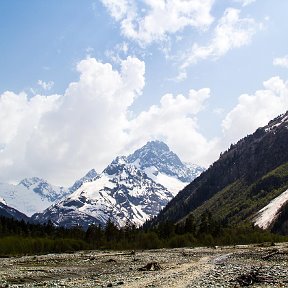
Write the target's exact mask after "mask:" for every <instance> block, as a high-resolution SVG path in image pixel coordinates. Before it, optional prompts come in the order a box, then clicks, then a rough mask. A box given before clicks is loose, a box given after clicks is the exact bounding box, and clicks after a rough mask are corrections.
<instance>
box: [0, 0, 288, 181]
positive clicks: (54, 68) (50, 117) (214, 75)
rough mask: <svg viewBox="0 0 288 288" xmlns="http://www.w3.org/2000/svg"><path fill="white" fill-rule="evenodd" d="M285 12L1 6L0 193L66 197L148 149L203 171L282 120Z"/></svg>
mask: <svg viewBox="0 0 288 288" xmlns="http://www.w3.org/2000/svg"><path fill="white" fill-rule="evenodd" d="M286 11H288V2H287V1H286V0H276V1H272V0H261V1H260V0H190V1H189V0H186V1H184V0H174V1H173V0H166V1H164V0H157V1H156V0H142V1H132V0H117V1H116V0H98V1H95V0H85V1H79V0H77V1H76V0H69V1H68V0H66V1H65V0H62V1H59V0H49V1H44V0H43V1H39V0H27V1H19V0H18V1H16V0H3V1H1V2H0V13H1V17H0V37H1V42H0V49H1V50H0V51H1V53H0V75H1V77H0V172H1V173H0V175H1V177H0V181H2V182H6V181H9V182H11V181H12V182H17V181H19V180H21V179H22V178H24V177H30V176H39V177H43V178H46V179H48V180H49V181H51V182H52V183H55V184H62V185H69V184H72V182H73V181H74V180H75V179H77V178H79V177H81V176H83V174H85V172H87V171H88V170H89V169H91V168H96V169H97V171H98V172H101V170H102V169H103V168H105V166H106V165H107V164H109V162H110V161H111V160H112V159H113V158H114V157H115V156H116V155H119V154H127V153H130V152H131V151H133V150H134V149H136V148H138V147H140V146H141V145H143V144H145V142H146V141H148V140H151V139H160V140H163V141H165V142H166V143H167V144H168V145H169V146H170V148H171V149H172V150H173V151H175V152H176V153H177V154H178V155H179V156H180V158H181V159H183V160H184V161H189V162H194V163H197V164H201V165H205V166H209V164H211V163H212V162H213V161H215V160H216V159H217V158H218V156H219V153H220V152H221V151H223V150H225V149H227V147H229V145H230V144H231V143H234V142H237V141H238V140H239V139H240V138H242V137H244V136H246V135H247V134H249V133H252V132H253V131H254V130H255V129H257V127H259V126H264V125H265V124H266V123H267V122H268V121H269V119H272V118H273V117H275V116H277V115H278V114H281V113H283V112H285V111H286V110H287V109H288V84H287V72H288V41H287V39H286V38H287V32H288V21H287V16H286V14H287V13H286Z"/></svg>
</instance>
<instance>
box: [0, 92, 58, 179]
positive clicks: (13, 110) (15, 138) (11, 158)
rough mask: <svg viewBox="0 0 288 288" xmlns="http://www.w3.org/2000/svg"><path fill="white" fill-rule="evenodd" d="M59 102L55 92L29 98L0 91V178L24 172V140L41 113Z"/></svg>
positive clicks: (43, 113) (27, 139) (34, 126)
mask: <svg viewBox="0 0 288 288" xmlns="http://www.w3.org/2000/svg"><path fill="white" fill-rule="evenodd" d="M59 105H60V96H59V95H52V96H49V97H46V96H41V95H35V96H34V97H33V98H29V97H28V96H27V94H25V93H20V94H15V93H13V92H9V91H7V92H4V93H3V94H2V95H0V123H1V125H0V139H1V140H0V141H1V143H0V146H1V150H0V171H1V177H2V179H5V180H13V179H9V177H11V176H12V175H13V176H14V177H15V175H16V178H17V177H18V176H19V175H18V173H20V174H21V173H25V172H27V170H26V169H27V167H26V165H25V163H26V162H25V161H26V160H25V158H26V148H27V146H26V144H27V142H28V141H29V138H30V136H31V133H33V131H34V130H37V129H38V124H39V121H40V119H41V118H42V117H43V115H45V114H47V113H49V112H50V111H53V110H54V109H57V107H58V106H59ZM28 173H29V172H28ZM23 175H24V174H23ZM13 176H12V177H13Z"/></svg>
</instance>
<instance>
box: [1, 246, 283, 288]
mask: <svg viewBox="0 0 288 288" xmlns="http://www.w3.org/2000/svg"><path fill="white" fill-rule="evenodd" d="M147 264H150V265H147ZM150 266H151V267H150ZM141 268H142V269H141ZM145 270H148V271H145ZM245 284H246V286H250V287H288V243H284V244H276V246H271V245H249V246H235V247H214V248H182V249H160V250H149V251H136V252H135V253H133V251H132V252H131V251H127V252H126V251H125V252H123V251H121V252H115V251H87V252H86V251H85V252H78V253H74V254H49V255H41V256H25V257H12V258H1V259H0V288H1V287H123V288H124V287H129V288H130V287H131V288H133V287H135V288H136V287H188V288H192V287H195V288H198V287H201V288H203V287H219V288H220V287H242V286H244V285H245Z"/></svg>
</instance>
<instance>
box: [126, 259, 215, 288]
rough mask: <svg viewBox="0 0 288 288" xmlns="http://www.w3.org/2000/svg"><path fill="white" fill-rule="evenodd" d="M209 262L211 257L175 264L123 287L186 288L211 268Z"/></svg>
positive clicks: (211, 265)
mask: <svg viewBox="0 0 288 288" xmlns="http://www.w3.org/2000/svg"><path fill="white" fill-rule="evenodd" d="M210 262H211V257H202V258H200V259H199V260H198V261H192V262H190V263H177V265H175V266H171V267H166V268H164V269H163V270H160V271H153V272H152V271H148V272H146V275H145V276H146V277H143V278H140V279H136V280H135V279H134V280H133V282H130V283H127V284H126V285H124V286H123V287H125V288H139V287H163V288H164V287H171V288H174V287H175V288H176V287H177V288H178V287H186V286H188V285H189V284H190V283H191V281H193V279H196V278H198V277H201V275H203V274H204V273H205V272H207V271H209V270H210V269H211V268H212V267H213V264H211V263H210ZM151 272H152V273H151Z"/></svg>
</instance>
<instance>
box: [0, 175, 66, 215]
mask: <svg viewBox="0 0 288 288" xmlns="http://www.w3.org/2000/svg"><path fill="white" fill-rule="evenodd" d="M69 193H70V192H69V189H67V188H63V187H58V186H53V185H50V184H49V183H48V182H47V181H45V180H43V179H41V178H37V177H33V178H26V179H23V180H22V181H21V182H20V183H19V184H17V185H13V184H5V183H0V197H1V198H3V199H4V200H5V202H6V203H7V205H8V206H10V207H13V208H15V209H17V210H19V211H21V212H22V213H24V214H26V215H28V216H31V215H33V214H34V213H36V212H40V211H43V210H44V209H46V208H47V207H49V206H50V205H51V204H52V203H55V202H56V201H58V200H60V199H61V198H63V197H65V196H66V195H68V194H69Z"/></svg>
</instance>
